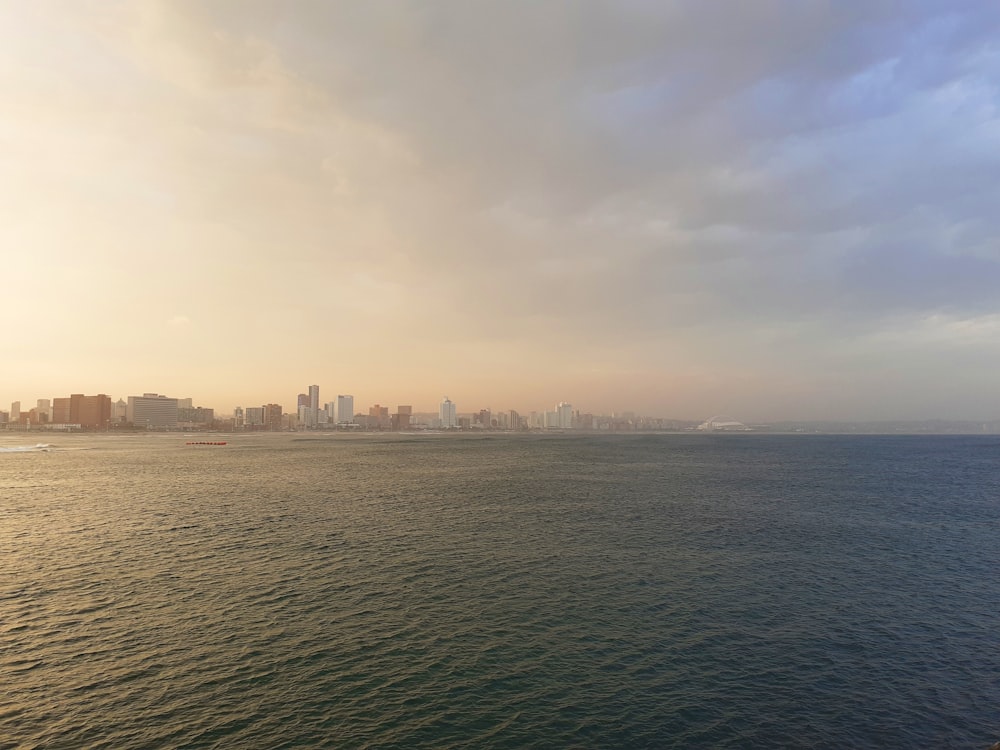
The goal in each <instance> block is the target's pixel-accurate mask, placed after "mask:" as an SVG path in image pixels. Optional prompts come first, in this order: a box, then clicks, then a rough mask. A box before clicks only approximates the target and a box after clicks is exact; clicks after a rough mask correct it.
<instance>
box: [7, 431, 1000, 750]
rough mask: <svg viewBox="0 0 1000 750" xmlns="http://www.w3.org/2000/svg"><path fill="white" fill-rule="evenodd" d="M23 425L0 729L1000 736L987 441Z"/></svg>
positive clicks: (907, 743)
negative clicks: (131, 430)
mask: <svg viewBox="0 0 1000 750" xmlns="http://www.w3.org/2000/svg"><path fill="white" fill-rule="evenodd" d="M40 434H41V433H33V434H31V435H29V436H26V435H25V434H23V433H22V434H14V433H9V434H0V748H5V749H6V748H114V749H115V750H122V749H123V748H181V747H183V748H310V747H330V748H472V747H474V748H675V747H676V748H721V747H739V748H783V747H788V748H799V747H801V748H911V747H921V748H924V747H926V748H983V749H984V750H985V748H987V747H988V746H989V745H990V744H992V743H993V742H995V741H997V740H1000V627H998V625H1000V623H998V612H1000V544H998V541H1000V439H998V438H996V437H987V436H974V437H930V436H899V437H896V436H887V437H879V436H819V435H816V436H812V435H796V436H779V435H756V434H747V435H721V434H715V435H604V436H587V435H571V434H565V435H502V434H484V435H459V436H451V435H413V436H408V435H385V436H378V435H365V436H336V437H334V436H331V437H326V436H320V435H317V436H312V435H294V434H285V435H264V434H248V435H236V436H219V438H218V439H224V440H227V441H228V445H225V446H191V445H185V443H186V441H187V440H196V439H198V438H190V437H188V438H185V437H184V436H182V435H179V434H156V435H142V436H102V435H73V436H68V435H50V434H46V435H45V436H44V437H43V438H42V440H43V442H44V443H51V446H49V447H48V448H46V449H35V445H36V443H37V438H38V435H40ZM212 439H216V436H213V437H212ZM18 449H20V450H18Z"/></svg>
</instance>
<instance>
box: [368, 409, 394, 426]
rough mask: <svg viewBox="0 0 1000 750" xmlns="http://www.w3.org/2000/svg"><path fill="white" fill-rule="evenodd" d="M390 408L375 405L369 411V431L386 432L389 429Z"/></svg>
mask: <svg viewBox="0 0 1000 750" xmlns="http://www.w3.org/2000/svg"><path fill="white" fill-rule="evenodd" d="M389 425H390V422H389V407H388V406H382V405H381V404H375V405H374V406H372V407H370V408H369V409H368V429H370V430H386V429H388V428H389Z"/></svg>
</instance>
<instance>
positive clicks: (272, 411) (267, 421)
mask: <svg viewBox="0 0 1000 750" xmlns="http://www.w3.org/2000/svg"><path fill="white" fill-rule="evenodd" d="M264 428H265V429H267V430H273V431H275V432H277V431H278V430H280V429H281V404H265V405H264Z"/></svg>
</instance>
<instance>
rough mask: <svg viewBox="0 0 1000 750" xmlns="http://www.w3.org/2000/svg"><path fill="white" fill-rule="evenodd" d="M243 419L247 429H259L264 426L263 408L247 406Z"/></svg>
mask: <svg viewBox="0 0 1000 750" xmlns="http://www.w3.org/2000/svg"><path fill="white" fill-rule="evenodd" d="M243 419H244V424H246V426H247V427H260V426H261V425H263V424H264V407H263V406H248V407H247V408H246V412H245V413H244V416H243Z"/></svg>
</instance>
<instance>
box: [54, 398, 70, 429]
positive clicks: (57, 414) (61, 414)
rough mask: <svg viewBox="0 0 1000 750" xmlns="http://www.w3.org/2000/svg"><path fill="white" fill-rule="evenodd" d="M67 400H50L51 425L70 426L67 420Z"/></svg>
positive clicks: (68, 419)
mask: <svg viewBox="0 0 1000 750" xmlns="http://www.w3.org/2000/svg"><path fill="white" fill-rule="evenodd" d="M69 403H70V401H69V399H68V398H54V399H52V422H53V424H72V422H71V421H70V418H69Z"/></svg>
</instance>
